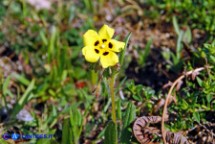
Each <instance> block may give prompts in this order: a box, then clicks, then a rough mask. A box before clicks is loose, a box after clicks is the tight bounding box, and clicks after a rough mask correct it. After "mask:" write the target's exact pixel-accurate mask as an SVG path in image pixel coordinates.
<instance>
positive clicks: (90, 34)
mask: <svg viewBox="0 0 215 144" xmlns="http://www.w3.org/2000/svg"><path fill="white" fill-rule="evenodd" d="M96 41H99V35H98V33H97V32H96V31H94V30H88V31H87V32H86V33H85V34H84V45H85V46H93V45H94V44H95V43H96Z"/></svg>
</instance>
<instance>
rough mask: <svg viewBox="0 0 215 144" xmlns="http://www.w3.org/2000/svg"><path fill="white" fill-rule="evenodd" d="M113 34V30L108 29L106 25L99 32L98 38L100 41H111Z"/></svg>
mask: <svg viewBox="0 0 215 144" xmlns="http://www.w3.org/2000/svg"><path fill="white" fill-rule="evenodd" d="M113 34H114V29H112V28H110V27H109V26H108V25H103V26H102V28H101V29H100V30H99V36H100V37H101V38H102V39H111V38H112V37H113Z"/></svg>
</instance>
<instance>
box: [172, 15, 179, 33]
mask: <svg viewBox="0 0 215 144" xmlns="http://www.w3.org/2000/svg"><path fill="white" fill-rule="evenodd" d="M172 22H173V26H174V29H175V32H176V34H177V35H179V34H180V29H179V26H178V22H177V19H176V17H175V16H173V18H172Z"/></svg>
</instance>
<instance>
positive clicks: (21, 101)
mask: <svg viewBox="0 0 215 144" xmlns="http://www.w3.org/2000/svg"><path fill="white" fill-rule="evenodd" d="M34 84H35V79H33V80H32V81H31V83H30V84H29V86H28V88H27V90H26V91H25V93H24V94H23V95H22V97H21V98H20V99H19V101H18V103H16V105H15V106H14V110H13V112H12V114H11V118H14V117H15V116H16V115H17V114H18V112H19V111H20V110H21V109H22V108H23V106H24V105H25V104H26V103H27V101H28V100H29V99H30V98H32V97H33V93H31V91H32V90H33V89H34V86H35V85H34Z"/></svg>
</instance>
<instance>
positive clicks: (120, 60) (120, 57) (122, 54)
mask: <svg viewBox="0 0 215 144" xmlns="http://www.w3.org/2000/svg"><path fill="white" fill-rule="evenodd" d="M130 37H131V33H129V34H128V35H127V36H126V38H125V47H124V49H123V50H122V52H121V53H120V56H119V63H120V65H121V66H122V65H123V62H124V58H125V52H126V49H127V47H128V41H129V39H130Z"/></svg>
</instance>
